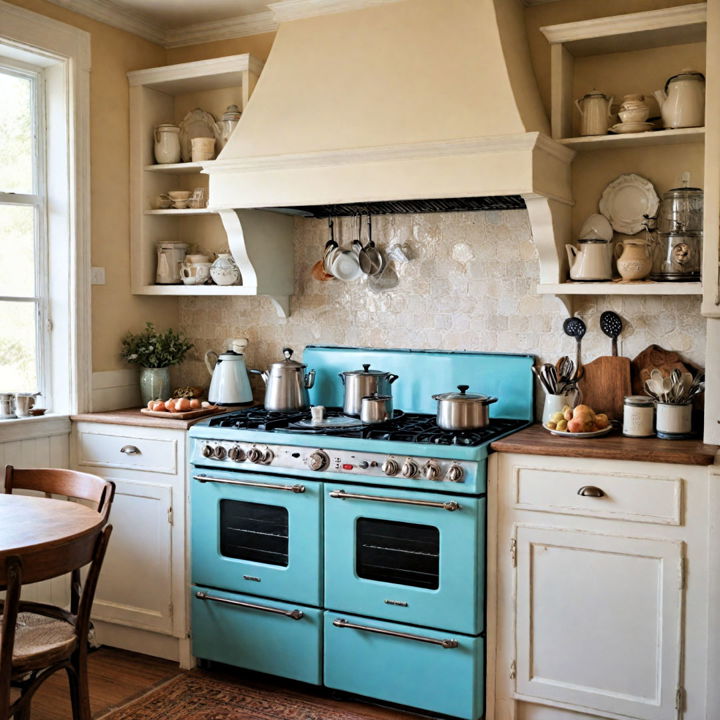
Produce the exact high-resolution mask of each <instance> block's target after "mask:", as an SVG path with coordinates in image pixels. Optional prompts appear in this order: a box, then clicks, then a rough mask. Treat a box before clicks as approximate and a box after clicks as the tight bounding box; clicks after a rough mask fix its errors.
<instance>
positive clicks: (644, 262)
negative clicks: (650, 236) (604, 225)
mask: <svg viewBox="0 0 720 720" xmlns="http://www.w3.org/2000/svg"><path fill="white" fill-rule="evenodd" d="M615 255H616V257H617V269H618V273H620V277H621V278H622V279H623V280H643V279H644V278H646V277H647V276H648V275H649V274H650V270H652V248H651V247H650V245H649V243H647V242H645V240H642V239H640V238H631V237H628V238H623V239H622V240H620V241H618V243H617V244H616V245H615Z"/></svg>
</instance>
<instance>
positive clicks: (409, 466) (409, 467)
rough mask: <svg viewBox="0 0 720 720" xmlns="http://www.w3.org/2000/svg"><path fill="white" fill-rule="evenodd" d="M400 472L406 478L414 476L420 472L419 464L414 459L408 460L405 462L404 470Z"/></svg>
mask: <svg viewBox="0 0 720 720" xmlns="http://www.w3.org/2000/svg"><path fill="white" fill-rule="evenodd" d="M400 474H401V475H402V476H403V477H404V478H414V477H415V476H416V475H417V474H418V466H417V463H416V462H414V461H413V460H406V461H405V462H404V463H403V466H402V470H401V471H400Z"/></svg>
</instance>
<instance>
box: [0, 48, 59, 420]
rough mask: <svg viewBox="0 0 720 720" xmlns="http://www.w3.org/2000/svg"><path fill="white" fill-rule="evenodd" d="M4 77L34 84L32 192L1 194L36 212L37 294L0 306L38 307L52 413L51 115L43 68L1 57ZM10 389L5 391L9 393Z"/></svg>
mask: <svg viewBox="0 0 720 720" xmlns="http://www.w3.org/2000/svg"><path fill="white" fill-rule="evenodd" d="M0 73H2V74H6V75H14V76H16V77H21V78H27V79H29V80H30V81H31V83H32V95H31V113H32V121H33V122H32V135H33V139H32V169H33V177H32V192H31V193H16V192H3V191H2V190H0V205H2V206H9V205H10V206H19V207H32V208H33V215H34V218H33V235H34V238H33V246H34V258H35V264H34V269H35V273H34V274H35V278H34V294H33V295H32V296H30V295H28V296H19V295H18V296H13V295H0V302H17V303H33V304H34V306H35V313H34V315H35V372H36V376H37V388H36V390H37V392H39V393H40V394H41V395H42V397H43V401H44V403H45V405H46V406H48V407H49V409H50V410H52V400H53V395H52V372H51V362H52V352H51V347H52V342H51V332H52V322H51V315H50V297H49V295H50V293H49V273H50V267H49V262H48V248H49V239H48V222H47V142H46V138H47V115H46V102H45V92H46V83H45V75H44V70H43V68H42V67H40V66H36V65H30V64H28V63H25V62H20V61H18V60H11V59H9V58H6V57H2V56H1V55H0ZM9 390H10V388H6V389H5V391H9Z"/></svg>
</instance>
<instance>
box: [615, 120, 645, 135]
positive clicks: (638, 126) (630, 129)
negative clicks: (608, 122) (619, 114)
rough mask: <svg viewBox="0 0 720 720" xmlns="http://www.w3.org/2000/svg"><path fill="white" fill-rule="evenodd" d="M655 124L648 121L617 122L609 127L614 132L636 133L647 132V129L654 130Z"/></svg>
mask: <svg viewBox="0 0 720 720" xmlns="http://www.w3.org/2000/svg"><path fill="white" fill-rule="evenodd" d="M654 129H655V125H653V124H652V123H649V122H627V123H617V124H616V125H613V126H612V127H611V128H610V132H614V133H620V134H622V133H638V132H648V130H654Z"/></svg>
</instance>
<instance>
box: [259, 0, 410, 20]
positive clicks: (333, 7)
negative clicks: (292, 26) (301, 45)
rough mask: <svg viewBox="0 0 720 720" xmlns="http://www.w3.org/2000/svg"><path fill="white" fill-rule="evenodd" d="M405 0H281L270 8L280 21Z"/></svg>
mask: <svg viewBox="0 0 720 720" xmlns="http://www.w3.org/2000/svg"><path fill="white" fill-rule="evenodd" d="M402 1H403V0H279V2H273V3H268V8H270V10H271V11H272V12H273V14H274V15H275V20H276V21H277V22H278V23H282V22H289V21H291V20H302V19H303V18H309V17H315V16H317V15H330V14H333V13H341V12H347V11H349V10H364V9H365V8H369V7H374V6H376V5H387V4H388V3H395V2H402Z"/></svg>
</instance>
